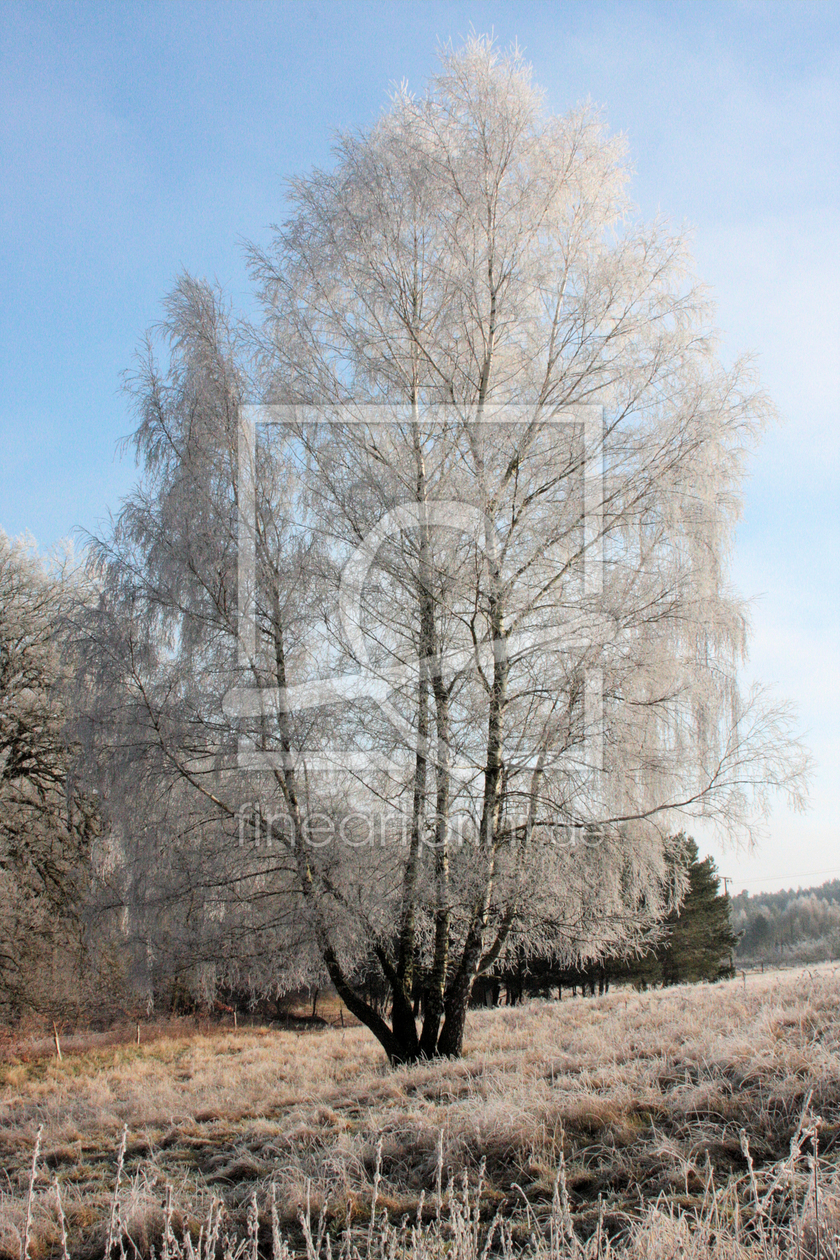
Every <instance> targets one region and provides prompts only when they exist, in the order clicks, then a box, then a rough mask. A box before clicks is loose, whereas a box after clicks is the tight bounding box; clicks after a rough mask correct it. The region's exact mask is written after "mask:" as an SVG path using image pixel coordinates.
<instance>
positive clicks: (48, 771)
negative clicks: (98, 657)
mask: <svg viewBox="0 0 840 1260" xmlns="http://www.w3.org/2000/svg"><path fill="white" fill-rule="evenodd" d="M77 593H78V592H77V591H76V589H75V588H74V585H73V582H72V581H71V580H69V579H68V578H67V576H66V574H64V573H63V572H62V571H61V569H60V567H54V568H52V569H50V568H49V567H47V566H46V565H45V564H44V563H43V562H42V561H41V560H40V558H39V557H38V556H37V554H36V553H35V550H34V547H33V545H32V544H31V543H30V542H28V541H26V540H17V541H11V540H10V539H9V538H7V536H6V535H5V534H4V533H3V532H2V531H0V1012H2V1013H3V1014H4V1015H6V1016H7V1017H10V1018H16V1017H19V1016H21V1015H23V1014H24V1013H26V1012H27V1011H32V1010H35V1011H46V1010H48V1009H49V1010H52V1011H56V1010H57V1009H59V1008H60V1007H61V1006H62V1003H63V1002H65V1000H66V1001H69V1002H70V1003H71V1004H72V1003H73V1001H74V1000H75V999H76V998H77V997H78V974H77V968H78V964H79V962H80V959H81V956H82V934H83V932H82V917H81V909H82V905H83V903H84V899H85V894H86V891H87V888H88V886H89V882H90V853H91V845H92V842H93V840H94V838H95V836H96V834H97V832H98V830H99V822H98V817H99V815H98V809H97V802H96V800H95V798H94V797H93V796H92V795H87V794H86V793H85V792H84V791H82V790H81V788H80V787H79V786H78V784H77V782H76V781H75V777H74V774H73V763H74V755H73V751H72V749H71V748H70V747H69V746H68V742H67V738H66V720H67V711H66V705H65V700H64V693H63V689H62V668H63V667H62V638H63V634H64V630H63V622H64V619H65V618H66V615H67V612H68V610H69V608H70V606H71V604H72V603H73V601H74V600H75V599H76V597H77Z"/></svg>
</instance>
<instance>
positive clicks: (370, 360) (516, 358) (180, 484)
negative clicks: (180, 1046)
mask: <svg viewBox="0 0 840 1260" xmlns="http://www.w3.org/2000/svg"><path fill="white" fill-rule="evenodd" d="M626 184H627V169H626V158H625V154H624V149H623V145H622V144H621V143H620V142H619V141H617V140H615V139H614V138H610V137H609V136H608V135H607V133H606V130H605V128H604V126H603V124H602V123H601V121H600V119H599V117H598V116H597V115H596V114H594V113H593V112H592V111H591V110H589V109H582V110H579V111H576V112H574V113H573V114H571V115H569V116H566V117H555V116H552V115H550V114H548V113H547V112H546V111H545V108H544V103H543V101H542V98H541V96H540V94H539V92H538V91H537V90H536V89H535V88H534V87H533V85H532V84H531V81H530V75H529V71H528V68H527V67H526V66H525V65H524V64H523V63H522V61H521V59H520V57H519V56H518V54H516V53H513V54H511V55H509V56H501V55H499V54H498V53H497V52H496V51H495V50H494V48H493V47H492V45H491V44H490V43H489V42H488V41H486V40H484V39H472V40H470V41H468V43H467V44H466V45H465V46H464V47H463V48H462V49H460V50H458V51H452V50H450V51H448V52H447V53H445V54H444V56H443V58H442V69H441V72H440V73H439V74H438V75H437V76H436V78H435V79H434V80H433V81H432V83H431V85H430V87H429V90H428V92H427V93H426V94H425V95H424V96H423V97H416V98H415V97H413V96H411V95H410V94H409V93H408V92H407V91H403V90H401V91H400V92H398V93H397V94H396V95H395V96H394V98H393V99H392V101H391V103H390V105H389V107H388V108H387V109H386V111H385V112H384V114H383V116H382V117H381V119H380V120H379V122H378V123H377V124H376V125H375V126H374V127H373V128H372V129H371V130H370V132H368V133H365V134H362V135H353V136H350V135H346V136H342V137H340V138H339V140H338V142H337V146H336V153H335V163H334V166H333V167H332V169H330V170H329V171H315V172H314V173H312V174H311V175H309V176H306V177H302V178H300V179H299V180H296V181H295V182H294V183H293V185H292V188H291V199H292V203H293V213H292V215H291V217H290V218H289V220H288V221H287V222H286V223H285V225H284V226H283V227H282V228H280V229H278V231H277V234H276V238H275V240H274V242H273V243H272V245H271V246H270V247H269V248H268V249H266V250H264V251H257V250H254V251H253V255H252V262H253V270H254V275H255V278H256V280H257V281H258V284H259V291H260V295H261V300H262V302H263V307H264V312H265V319H264V322H263V324H262V326H261V327H260V328H259V329H258V330H255V331H252V332H251V334H249V335H245V334H243V333H242V332H238V331H236V330H235V329H233V328H232V326H231V325H230V323H229V322H228V321H227V320H226V319H225V318H224V315H223V312H222V310H221V307H220V305H219V301H218V299H217V298H215V297H214V295H213V294H212V293H211V292H210V291H209V290H208V289H207V288H206V287H205V286H201V285H198V284H196V283H195V282H192V281H189V280H186V279H185V280H184V281H182V283H181V285H180V286H179V289H178V290H177V292H176V293H175V294H174V295H173V297H172V299H171V300H170V303H169V307H168V317H167V321H166V323H165V325H164V333H165V336H166V339H167V342H168V352H169V365H168V368H167V367H166V366H164V367H163V368H159V367H158V365H157V364H156V362H155V359H154V357H149V358H147V359H146V361H145V364H144V367H143V370H142V372H141V374H140V375H139V377H138V378H137V379H136V381H135V398H136V400H137V405H138V407H139V412H140V425H139V428H138V431H137V435H136V443H137V449H138V452H139V454H140V456H141V459H142V461H143V462H144V464H145V466H146V469H147V474H148V481H147V485H146V488H145V490H143V491H140V492H138V494H137V495H136V496H135V497H134V498H133V499H132V500H130V501H129V502H127V503H126V505H125V507H124V509H123V511H122V513H121V516H120V518H119V521H118V523H117V528H116V530H115V533H114V537H113V538H112V539H111V540H109V541H108V542H107V543H104V544H102V546H101V547H100V548H99V559H100V561H101V564H102V567H103V572H104V575H105V587H106V590H107V592H108V599H109V601H110V606H109V607H110V611H109V616H110V615H113V617H114V624H115V625H118V626H119V627H120V631H119V633H120V634H121V635H123V636H127V637H126V638H125V639H124V642H123V645H122V647H121V648H120V651H119V653H118V654H117V658H118V659H115V664H118V666H119V669H118V672H120V673H121V677H122V678H123V680H124V686H125V695H126V697H127V698H130V705H129V706H128V710H130V713H131V719H130V721H128V724H127V725H126V716H125V715H126V712H127V711H128V710H127V709H126V707H125V706H123V707H122V709H121V713H120V717H119V720H118V721H119V723H121V724H122V726H121V727H120V729H121V730H122V732H123V734H122V735H120V737H119V739H118V740H117V742H121V746H123V747H125V748H129V747H130V748H131V749H132V752H131V754H130V756H128V762H129V764H130V763H132V761H134V762H135V763H137V764H139V763H140V762H143V764H144V765H146V766H147V767H149V773H150V774H151V776H152V778H153V779H154V780H155V781H157V782H162V781H165V782H166V783H168V784H171V785H172V790H173V792H175V795H176V796H177V798H178V799H179V801H182V802H188V801H189V802H192V805H191V806H190V808H193V809H196V810H198V811H199V813H200V814H201V817H202V819H203V823H202V827H201V828H198V829H197V830H196V831H195V832H193V833H191V834H192V835H193V837H195V836H198V835H199V832H200V834H201V839H200V840H195V839H194V838H193V839H191V840H190V841H189V842H188V844H187V846H186V847H187V848H189V850H190V853H191V855H192V856H191V857H190V859H189V861H188V862H187V863H186V867H187V868H188V869H189V871H190V873H191V874H190V879H189V880H188V881H187V882H188V883H189V884H190V886H191V887H192V888H194V889H195V888H199V887H200V888H201V889H203V892H202V911H201V913H202V914H204V916H205V918H208V916H209V918H211V919H213V921H214V922H215V923H216V924H217V925H218V924H224V925H225V927H224V930H221V931H220V932H217V933H215V934H213V937H212V938H213V939H214V940H215V941H216V949H217V951H218V950H221V949H222V948H223V946H222V944H221V942H223V941H224V942H226V944H225V945H224V948H225V949H226V950H227V951H228V952H229V954H230V956H231V962H230V964H229V966H233V967H235V966H236V965H239V963H241V961H242V958H247V968H248V970H249V972H250V974H251V975H252V977H253V976H257V975H259V976H260V979H261V982H263V983H270V982H272V981H275V982H278V983H282V982H283V979H284V977H286V978H291V977H300V976H302V975H304V974H306V973H307V969H312V968H316V969H317V968H321V969H323V970H324V971H325V972H326V974H327V975H328V976H329V978H330V979H331V981H332V982H333V984H334V985H335V987H336V989H337V990H338V992H339V994H340V995H341V997H342V998H343V999H344V1001H345V1002H346V1004H347V1005H348V1007H349V1008H350V1010H351V1011H353V1013H354V1014H356V1015H357V1016H358V1017H359V1018H360V1019H361V1020H362V1021H363V1022H364V1023H365V1024H366V1025H367V1026H368V1027H370V1028H371V1030H372V1031H373V1033H374V1034H375V1035H376V1036H377V1037H378V1038H379V1040H380V1042H381V1043H382V1045H383V1046H384V1048H385V1050H386V1052H387V1053H388V1055H389V1057H390V1059H391V1060H392V1061H395V1062H396V1061H406V1060H413V1059H416V1058H417V1057H419V1056H423V1055H425V1056H432V1055H435V1054H450V1055H451V1054H458V1053H460V1052H461V1049H462V1045H463V1037H464V1027H465V1017H466V1011H467V1008H468V1003H469V999H470V994H471V990H472V986H473V983H474V981H475V978H476V976H477V975H478V974H480V972H481V971H482V970H484V969H486V968H488V967H490V966H492V965H493V963H494V962H496V961H497V960H498V959H500V958H502V957H503V956H504V955H505V953H506V951H508V950H511V949H513V948H517V949H520V950H521V949H523V948H524V949H525V950H526V951H527V950H529V949H531V950H534V949H539V950H541V951H542V952H543V953H544V952H545V951H546V949H550V950H554V951H556V952H558V953H565V954H566V955H567V956H569V957H572V956H575V957H578V958H595V957H597V956H598V954H599V953H601V952H603V951H604V950H605V949H611V948H615V947H616V946H618V945H627V944H632V942H633V941H634V940H636V939H639V938H640V936H641V935H642V934H644V932H646V931H647V930H648V929H649V928H650V926H651V924H652V923H654V922H655V921H656V919H657V918H658V917H659V916H661V914H662V912H663V909H664V899H665V898H666V897H667V895H668V891H667V888H666V882H667V881H666V880H665V874H666V870H667V856H668V855H667V851H666V850H667V845H666V842H665V837H667V836H668V835H670V834H673V833H675V832H677V831H679V830H680V828H681V826H682V825H683V823H684V820H685V818H686V816H688V817H697V816H702V817H704V818H705V819H707V820H708V821H710V822H711V823H714V824H717V825H718V826H720V827H721V828H722V829H723V830H724V831H726V832H727V833H734V832H737V831H739V830H743V829H744V828H747V829H748V828H749V826H750V821H751V819H752V818H753V817H754V815H755V812H756V810H758V811H759V812H760V811H761V809H763V808H765V807H766V804H767V799H768V792H769V791H771V790H772V789H777V788H781V789H783V790H784V791H786V792H787V793H788V794H789V795H790V796H791V797H792V798H793V799H794V800H798V799H800V797H801V790H802V779H803V772H804V765H805V763H804V759H803V757H802V755H801V753H800V752H799V750H798V747H797V746H796V744H795V742H794V741H793V739H792V737H791V726H790V721H789V717H788V714H787V712H786V711H785V710H784V709H783V708H774V707H773V706H772V705H770V704H769V703H768V702H767V701H766V699H765V698H764V697H763V696H762V695H761V694H752V695H750V696H747V697H743V696H741V694H740V693H739V690H738V686H737V665H738V662H739V660H740V658H741V657H742V655H743V651H744V647H745V615H744V610H743V608H742V606H741V604H740V603H739V601H738V599H737V597H736V596H735V595H734V593H733V592H732V591H731V590H730V588H729V586H728V581H727V573H726V559H727V554H728V551H729V548H730V546H731V541H732V531H733V526H734V523H735V520H736V518H737V511H738V489H739V484H740V480H741V477H742V475H743V459H744V455H745V452H746V450H747V448H748V447H749V445H750V444H751V443H752V441H753V439H754V437H755V435H756V433H757V431H758V429H759V428H760V427H761V424H762V423H763V422H764V420H765V419H766V417H767V416H768V414H769V413H770V410H771V409H770V406H769V404H768V403H767V401H766V399H765V398H764V397H763V395H762V394H761V392H760V390H759V389H758V388H757V386H756V385H755V383H754V381H753V379H752V377H751V374H750V372H749V370H748V367H747V365H745V364H743V363H739V364H736V365H734V366H733V367H731V368H726V367H724V366H723V364H722V363H721V362H720V360H719V358H718V355H717V351H716V347H715V340H714V332H713V326H712V314H711V311H710V308H709V306H708V303H707V301H706V300H705V298H704V296H703V293H702V290H701V289H700V288H699V287H698V285H697V284H696V282H695V281H694V280H693V278H692V275H691V269H690V262H689V259H688V256H687V253H686V248H685V244H684V241H683V240H682V239H681V238H679V237H677V236H674V235H673V234H671V233H670V232H669V231H668V229H667V228H666V226H665V225H664V224H662V223H658V222H657V223H654V224H652V225H646V224H642V223H639V222H638V221H637V219H636V217H635V214H634V211H633V207H632V206H631V204H630V202H629V201H628V198H627V194H626ZM245 403H249V404H255V403H259V404H261V407H257V408H256V409H255V410H254V409H252V410H250V411H248V412H247V413H245V412H243V404H245ZM246 415H247V417H248V420H247V423H246V420H245V419H244V418H243V417H244V416H246ZM243 452H245V455H246V458H244V459H243ZM243 545H244V546H245V549H246V551H247V554H248V557H249V560H248V563H247V564H245V563H244V561H243ZM243 575H246V576H247V581H245V580H243ZM243 626H245V629H246V633H245V636H244V639H243ZM104 637H105V638H107V636H104ZM129 731H133V734H131V735H129ZM138 731H141V732H142V738H138V736H137V732H138ZM138 749H139V750H141V752H138ZM162 795H163V796H165V797H166V800H167V801H169V800H170V799H172V798H171V796H170V795H169V793H168V792H167V793H164V794H162ZM160 817H161V826H162V827H163V831H164V832H165V831H166V810H163V811H162V813H161V816H160ZM208 833H212V834H208ZM243 836H246V837H247V843H243V844H240V843H238V841H239V840H242V839H243ZM260 846H261V847H260ZM208 853H212V854H214V855H216V856H214V859H213V861H212V862H208ZM210 889H212V890H213V891H212V894H211V892H210V891H209V890H210ZM193 895H195V892H194V893H193ZM214 916H215V917H214ZM383 994H385V995H387V1000H386V1001H385V1002H384V1003H383V1002H382V1001H381V1000H375V998H374V995H377V996H378V997H379V998H381V996H382V995H383Z"/></svg>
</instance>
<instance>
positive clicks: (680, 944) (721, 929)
mask: <svg viewBox="0 0 840 1260" xmlns="http://www.w3.org/2000/svg"><path fill="white" fill-rule="evenodd" d="M681 850H682V852H681V855H680V857H681V860H682V861H683V862H684V863H685V865H686V866H687V867H688V891H687V893H686V895H685V897H684V898H683V900H682V902H681V903H680V906H679V908H678V909H675V910H672V911H671V913H670V914H669V915H668V918H667V920H666V928H667V932H666V937H665V940H664V941H663V943H662V945H660V946H659V948H658V949H657V950H656V960H657V962H658V964H659V966H658V969H657V970H658V971H659V977H658V978H659V979H660V981H661V983H662V984H685V983H688V982H692V981H697V980H720V979H722V978H724V977H726V976H731V975H733V974H734V965H733V962H732V958H733V954H734V950H735V946H736V945H737V943H738V937H737V935H736V933H735V932H734V931H733V930H732V922H731V914H730V911H731V903H730V900H729V897H728V896H727V895H725V894H722V893H721V892H720V876H719V875H718V873H717V868H716V867H715V863H714V859H713V858H710V857H707V858H704V859H703V861H702V862H701V861H700V857H699V853H698V849H697V845H696V843H695V842H694V840H692V839H691V838H690V837H684V838H683V839H682V844H681Z"/></svg>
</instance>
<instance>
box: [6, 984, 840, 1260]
mask: <svg viewBox="0 0 840 1260" xmlns="http://www.w3.org/2000/svg"><path fill="white" fill-rule="evenodd" d="M38 1049H39V1047H37V1046H32V1047H29V1049H28V1050H27V1048H26V1047H18V1049H17V1052H16V1053H14V1054H7V1056H6V1061H5V1062H4V1063H3V1064H0V1090H2V1093H1V1094H0V1097H2V1107H0V1163H1V1164H2V1167H3V1169H5V1176H4V1177H2V1180H0V1256H14V1257H19V1256H21V1255H22V1254H23V1252H24V1251H25V1250H26V1251H28V1255H29V1256H30V1257H31V1260H40V1257H44V1256H48V1255H57V1256H61V1255H70V1256H73V1257H76V1256H80V1257H84V1256H88V1257H93V1256H102V1255H104V1254H105V1252H106V1251H107V1250H108V1240H109V1238H110V1239H111V1241H112V1242H113V1244H114V1247H113V1254H114V1255H116V1254H124V1255H126V1256H131V1257H134V1256H136V1255H144V1256H148V1255H150V1254H151V1250H152V1249H154V1252H155V1253H156V1255H157V1256H162V1255H165V1256H167V1257H168V1258H169V1257H173V1258H174V1257H175V1256H177V1255H181V1254H184V1255H189V1254H191V1253H193V1252H195V1254H196V1255H198V1254H199V1253H200V1254H201V1255H202V1257H209V1256H210V1255H211V1254H218V1255H219V1256H221V1255H222V1254H223V1253H226V1254H228V1255H233V1254H235V1253H237V1251H238V1253H239V1254H240V1255H241V1256H243V1257H245V1256H249V1257H257V1256H258V1255H259V1256H269V1255H272V1254H274V1255H275V1256H277V1257H279V1256H280V1255H286V1254H298V1253H299V1254H303V1255H308V1256H309V1257H310V1260H312V1257H314V1256H316V1255H318V1256H323V1257H326V1256H327V1255H328V1254H333V1253H335V1254H336V1256H337V1255H338V1253H339V1252H343V1254H345V1255H347V1256H348V1257H351V1256H352V1255H354V1254H359V1255H360V1256H368V1255H377V1256H378V1255H380V1254H381V1255H382V1256H389V1255H392V1256H395V1257H396V1256H399V1255H403V1254H405V1255H411V1256H413V1257H414V1260H424V1257H431V1256H436V1257H437V1256H440V1257H443V1256H447V1257H450V1258H452V1260H458V1258H459V1257H464V1258H466V1257H476V1258H477V1257H480V1256H481V1255H482V1254H483V1253H486V1255H487V1256H488V1257H489V1256H490V1255H495V1254H505V1255H506V1254H512V1253H515V1252H521V1251H524V1252H525V1253H526V1254H529V1255H534V1256H546V1257H548V1256H551V1255H556V1256H560V1255H578V1256H581V1257H583V1256H589V1257H595V1256H602V1255H606V1254H608V1253H610V1252H612V1253H613V1254H626V1255H633V1256H646V1257H651V1260H654V1258H655V1260H677V1258H678V1257H683V1256H694V1255H696V1256H720V1257H724V1256H727V1257H728V1256H736V1255H745V1256H746V1255H754V1256H756V1257H757V1258H758V1257H761V1260H770V1257H773V1256H775V1255H790V1256H791V1257H796V1260H804V1258H805V1257H816V1256H818V1255H819V1256H820V1257H825V1258H827V1260H834V1258H835V1257H837V1256H838V1255H840V1244H838V1237H837V1235H838V1232H840V1175H838V1173H837V1163H838V1157H840V974H834V969H833V968H831V967H828V968H823V969H812V970H811V971H810V972H808V971H806V972H802V973H798V974H791V973H790V972H786V973H776V974H772V975H766V976H755V977H749V978H747V980H746V982H743V981H742V980H741V979H740V978H739V979H738V980H736V981H731V982H728V983H727V984H722V985H717V986H688V987H684V988H677V989H671V990H665V991H656V992H648V993H642V994H637V993H635V992H633V991H625V990H618V991H615V992H611V993H609V994H607V995H606V996H605V997H602V998H587V999H584V998H575V999H572V1000H565V1001H563V1002H562V1003H557V1002H532V1003H530V1004H528V1005H525V1006H521V1007H513V1008H501V1009H498V1010H493V1011H476V1012H473V1013H472V1014H471V1017H470V1021H469V1025H468V1038H467V1046H466V1053H465V1055H464V1058H463V1059H462V1060H458V1061H446V1062H442V1063H432V1064H421V1065H418V1066H415V1067H411V1068H403V1069H397V1070H390V1069H388V1068H387V1067H386V1065H385V1062H384V1056H383V1055H382V1053H381V1051H380V1050H379V1048H378V1046H377V1044H376V1043H375V1042H374V1041H373V1039H372V1038H371V1036H370V1034H369V1033H367V1032H366V1031H365V1030H364V1029H362V1028H359V1027H355V1026H354V1027H345V1028H344V1029H340V1028H334V1027H332V1028H327V1029H323V1030H318V1031H307V1032H290V1031H276V1030H268V1029H261V1028H248V1029H241V1030H239V1031H236V1032H234V1031H228V1030H221V1031H220V1030H213V1031H208V1032H197V1031H194V1030H192V1031H189V1032H187V1031H181V1032H178V1030H173V1029H169V1030H165V1029H158V1030H157V1033H155V1031H154V1030H152V1029H144V1030H143V1035H142V1040H141V1044H140V1045H139V1046H138V1045H136V1044H132V1043H130V1042H129V1043H127V1044H105V1045H98V1046H97V1045H93V1044H90V1039H89V1042H88V1044H87V1046H85V1045H84V1043H81V1044H80V1047H79V1048H76V1049H73V1048H72V1043H69V1042H65V1046H64V1057H63V1060H62V1061H61V1062H58V1061H57V1059H56V1058H55V1055H54V1052H53V1054H52V1055H49V1054H47V1053H46V1046H45V1045H42V1046H41V1047H40V1050H41V1053H40V1054H39V1053H37V1051H38ZM39 1130H40V1143H38V1134H39ZM36 1144H38V1150H37V1159H36V1160H35V1175H34V1178H33V1175H32V1170H33V1158H34V1156H35V1154H36ZM59 1201H60V1203H61V1208H59ZM372 1209H373V1219H371V1212H372ZM27 1218H28V1222H29V1223H28V1224H27ZM310 1222H311V1227H310ZM65 1229H66V1235H67V1238H66V1241H63V1238H62V1234H63V1230H65ZM286 1248H288V1251H287V1250H285V1249H286Z"/></svg>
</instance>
